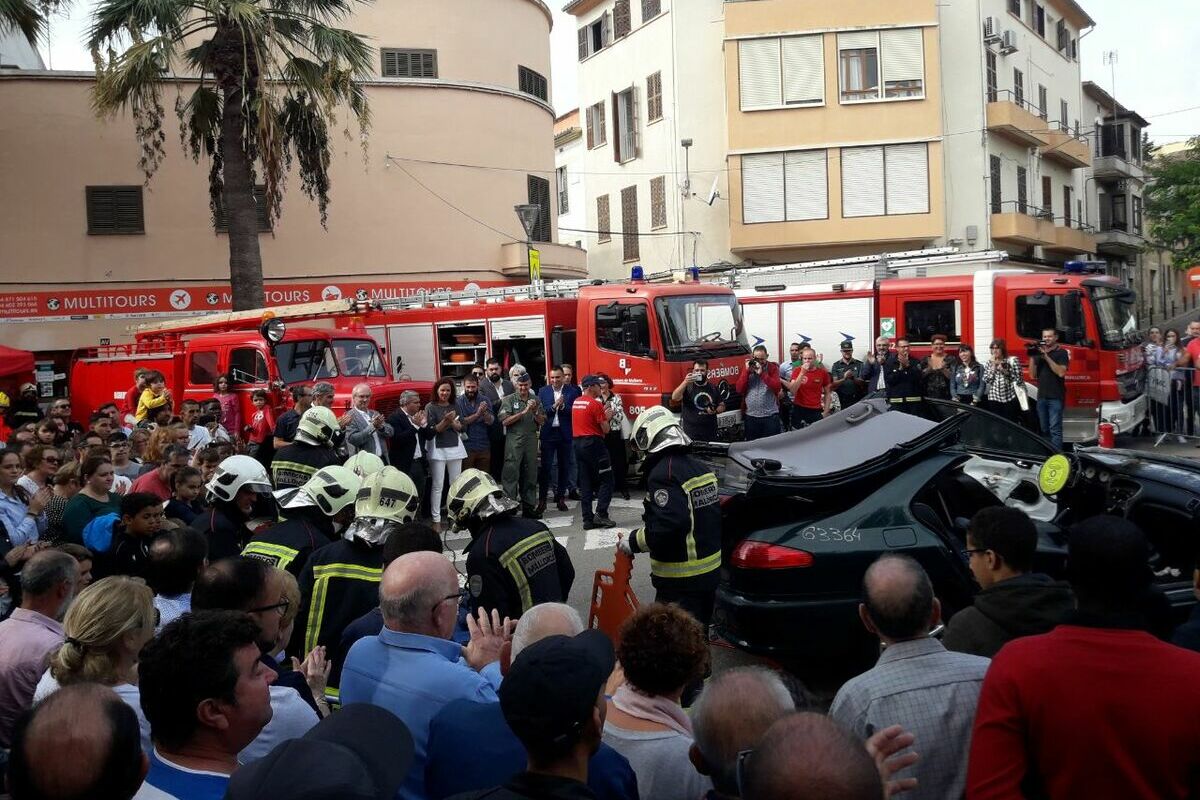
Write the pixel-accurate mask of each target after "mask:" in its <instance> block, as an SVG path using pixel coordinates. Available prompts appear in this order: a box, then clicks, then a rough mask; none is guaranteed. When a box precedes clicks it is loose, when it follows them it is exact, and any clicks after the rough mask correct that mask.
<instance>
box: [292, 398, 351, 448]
mask: <svg viewBox="0 0 1200 800" xmlns="http://www.w3.org/2000/svg"><path fill="white" fill-rule="evenodd" d="M339 427H340V426H339V425H338V421H337V417H335V416H334V415H333V412H332V411H330V410H329V409H328V408H326V407H325V406H312V407H311V408H309V409H308V410H307V411H305V412H304V414H303V415H302V416H301V417H300V423H299V424H298V425H297V426H296V440H297V441H300V442H304V443H306V444H315V445H325V446H329V445H330V444H332V443H333V435H334V434H335V433H337V431H338V428H339Z"/></svg>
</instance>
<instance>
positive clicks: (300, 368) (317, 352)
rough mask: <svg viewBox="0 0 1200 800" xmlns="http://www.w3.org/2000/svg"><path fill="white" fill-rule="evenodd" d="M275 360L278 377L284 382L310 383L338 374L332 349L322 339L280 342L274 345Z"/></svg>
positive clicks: (334, 376)
mask: <svg viewBox="0 0 1200 800" xmlns="http://www.w3.org/2000/svg"><path fill="white" fill-rule="evenodd" d="M275 360H276V361H278V362H279V377H280V378H281V379H282V380H283V382H284V383H311V382H312V381H315V380H320V379H322V378H336V377H337V375H338V367H337V362H336V361H335V360H334V358H333V351H332V350H330V349H329V343H328V342H326V341H325V340H324V339H297V340H295V341H291V342H280V343H279V344H277V345H275Z"/></svg>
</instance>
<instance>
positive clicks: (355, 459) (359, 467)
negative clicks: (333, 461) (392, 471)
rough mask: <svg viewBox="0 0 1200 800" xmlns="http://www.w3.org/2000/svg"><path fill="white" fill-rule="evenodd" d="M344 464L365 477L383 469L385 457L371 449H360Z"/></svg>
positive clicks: (359, 475) (356, 473) (360, 476)
mask: <svg viewBox="0 0 1200 800" xmlns="http://www.w3.org/2000/svg"><path fill="white" fill-rule="evenodd" d="M343 466H344V467H346V469H348V470H350V471H351V472H353V473H354V474H355V475H357V476H358V477H359V478H365V477H367V476H368V475H373V474H375V473H376V472H379V470H381V469H383V459H382V458H380V457H379V456H377V455H375V454H374V453H372V452H370V451H369V450H359V451H358V452H357V453H355V454H354V455H352V456H350V457H349V458H347V459H346V462H345V464H343Z"/></svg>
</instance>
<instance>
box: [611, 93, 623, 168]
mask: <svg viewBox="0 0 1200 800" xmlns="http://www.w3.org/2000/svg"><path fill="white" fill-rule="evenodd" d="M619 103H620V99H619V98H618V97H617V93H616V92H613V93H612V124H613V161H615V162H617V163H618V164H620V163H621V122H620V120H621V110H620V108H618V104H619Z"/></svg>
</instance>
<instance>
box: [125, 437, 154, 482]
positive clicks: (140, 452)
mask: <svg viewBox="0 0 1200 800" xmlns="http://www.w3.org/2000/svg"><path fill="white" fill-rule="evenodd" d="M149 446H150V431H148V430H146V429H145V428H134V429H133V430H132V431H130V432H129V460H130V461H132V462H134V463H135V464H137V465H138V473H137V475H140V474H141V468H142V464H143V463H145V457H146V448H147V447H149ZM137 475H134V476H133V477H134V478H136V477H137Z"/></svg>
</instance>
